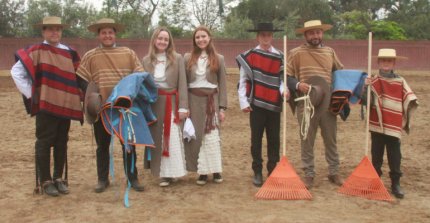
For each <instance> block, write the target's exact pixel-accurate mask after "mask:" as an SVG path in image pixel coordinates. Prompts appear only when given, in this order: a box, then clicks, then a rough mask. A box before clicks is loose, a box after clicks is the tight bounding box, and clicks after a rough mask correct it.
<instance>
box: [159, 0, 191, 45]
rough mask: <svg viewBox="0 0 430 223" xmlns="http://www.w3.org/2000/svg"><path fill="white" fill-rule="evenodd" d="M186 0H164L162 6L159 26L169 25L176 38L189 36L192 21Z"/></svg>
mask: <svg viewBox="0 0 430 223" xmlns="http://www.w3.org/2000/svg"><path fill="white" fill-rule="evenodd" d="M185 8H186V3H185V1H184V0H174V1H173V2H171V1H169V0H164V1H163V2H162V3H161V7H160V9H161V10H160V16H159V22H158V25H159V26H165V27H167V28H168V29H169V30H170V32H171V33H172V36H173V37H175V38H183V37H189V36H190V35H191V34H190V30H191V29H192V27H191V21H190V16H189V12H188V11H186V10H185Z"/></svg>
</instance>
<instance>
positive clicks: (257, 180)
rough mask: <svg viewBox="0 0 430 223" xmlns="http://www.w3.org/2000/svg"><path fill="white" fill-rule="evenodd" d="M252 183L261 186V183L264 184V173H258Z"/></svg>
mask: <svg viewBox="0 0 430 223" xmlns="http://www.w3.org/2000/svg"><path fill="white" fill-rule="evenodd" d="M252 183H253V184H254V186H256V187H261V185H263V175H262V174H261V173H256V174H255V175H254V179H253V180H252Z"/></svg>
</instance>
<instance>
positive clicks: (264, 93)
mask: <svg viewBox="0 0 430 223" xmlns="http://www.w3.org/2000/svg"><path fill="white" fill-rule="evenodd" d="M236 61H237V62H238V65H239V67H243V69H244V70H245V72H246V73H247V74H248V80H247V81H246V96H247V97H248V100H249V102H250V103H252V104H254V105H255V106H258V107H260V108H265V109H268V110H270V111H275V112H281V110H282V107H281V105H282V97H281V93H280V92H279V87H280V84H281V74H282V72H283V69H284V67H283V55H282V54H274V53H270V52H265V51H263V50H260V49H252V50H249V51H247V52H245V53H243V54H240V55H239V56H237V57H236Z"/></svg>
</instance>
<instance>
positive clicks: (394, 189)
mask: <svg viewBox="0 0 430 223" xmlns="http://www.w3.org/2000/svg"><path fill="white" fill-rule="evenodd" d="M391 193H392V194H394V196H395V197H397V198H400V199H402V198H403V197H404V196H405V193H404V192H403V190H402V188H401V187H400V177H395V178H391Z"/></svg>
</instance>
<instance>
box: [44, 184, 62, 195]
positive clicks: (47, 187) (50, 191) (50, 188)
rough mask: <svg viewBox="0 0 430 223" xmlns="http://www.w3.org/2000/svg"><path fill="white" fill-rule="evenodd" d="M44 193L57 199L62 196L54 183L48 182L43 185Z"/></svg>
mask: <svg viewBox="0 0 430 223" xmlns="http://www.w3.org/2000/svg"><path fill="white" fill-rule="evenodd" d="M43 192H44V193H45V194H47V195H49V196H53V197H57V196H58V195H59V194H60V193H59V192H58V190H57V188H56V187H55V185H54V183H52V181H47V182H45V183H44V184H43Z"/></svg>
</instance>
